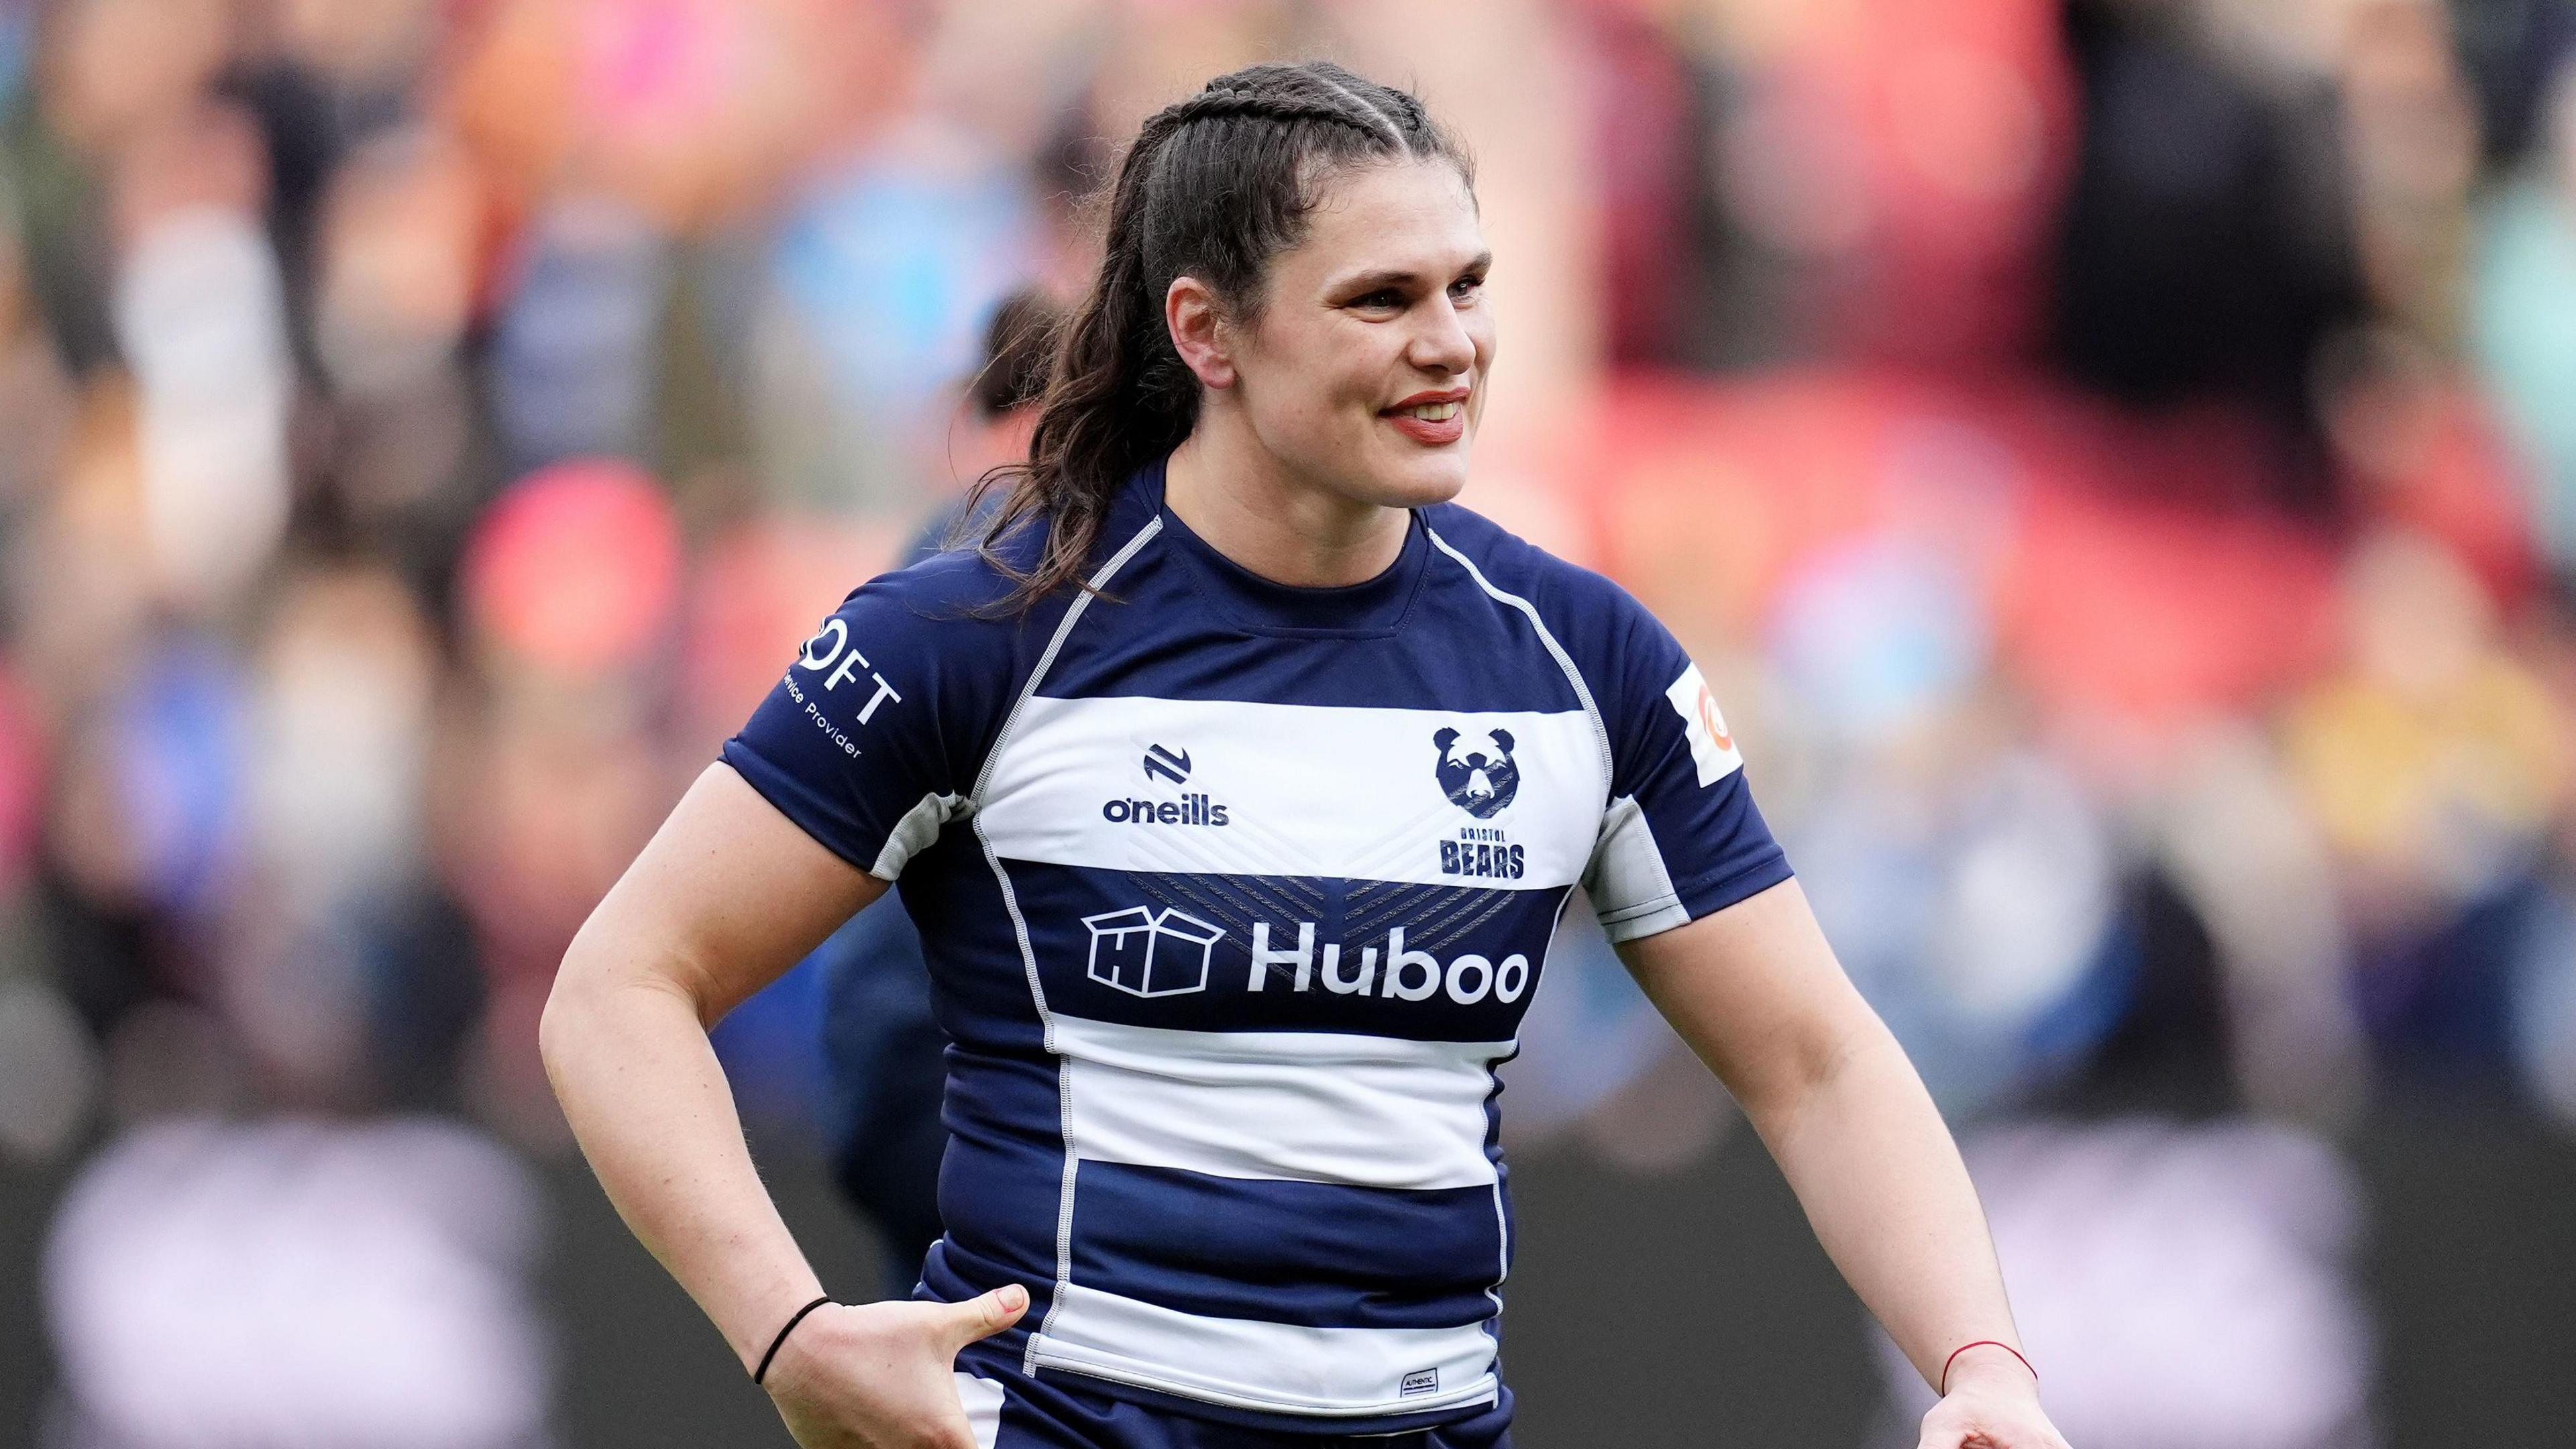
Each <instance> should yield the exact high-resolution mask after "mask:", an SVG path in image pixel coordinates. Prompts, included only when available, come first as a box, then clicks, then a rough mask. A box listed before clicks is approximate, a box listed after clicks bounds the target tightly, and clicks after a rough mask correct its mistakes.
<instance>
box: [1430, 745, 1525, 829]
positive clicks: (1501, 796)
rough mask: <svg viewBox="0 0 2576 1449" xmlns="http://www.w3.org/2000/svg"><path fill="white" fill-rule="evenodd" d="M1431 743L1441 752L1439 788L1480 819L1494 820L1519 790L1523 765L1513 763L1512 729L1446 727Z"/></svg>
mask: <svg viewBox="0 0 2576 1449" xmlns="http://www.w3.org/2000/svg"><path fill="white" fill-rule="evenodd" d="M1431 744H1432V747H1433V748H1435V749H1437V750H1439V751H1440V767H1439V768H1440V788H1441V789H1442V790H1444V791H1446V792H1448V795H1449V803H1450V804H1452V805H1455V806H1457V807H1458V808H1459V809H1461V810H1464V811H1466V812H1467V813H1468V814H1470V815H1473V816H1475V817H1476V818H1477V819H1479V820H1491V819H1492V818H1494V816H1495V815H1497V814H1499V813H1501V811H1502V808H1503V807H1504V806H1506V805H1509V804H1510V803H1512V797H1513V796H1514V795H1517V794H1519V793H1520V790H1521V767H1520V766H1518V765H1516V764H1513V763H1512V732H1511V731H1510V730H1476V731H1472V732H1470V733H1466V734H1461V733H1459V732H1458V731H1456V730H1453V729H1443V730H1440V731H1438V732H1436V733H1434V734H1433V735H1432V736H1431Z"/></svg>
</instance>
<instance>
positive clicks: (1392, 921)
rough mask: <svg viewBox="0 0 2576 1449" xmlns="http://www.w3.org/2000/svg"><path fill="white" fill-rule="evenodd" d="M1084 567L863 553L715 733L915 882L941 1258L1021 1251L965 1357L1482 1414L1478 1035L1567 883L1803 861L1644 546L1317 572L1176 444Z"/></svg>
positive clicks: (1483, 1197)
mask: <svg viewBox="0 0 2576 1449" xmlns="http://www.w3.org/2000/svg"><path fill="white" fill-rule="evenodd" d="M1005 546H1006V547H1026V546H1027V540H1025V539H1023V540H1020V541H1019V542H1018V543H1016V544H1014V543H1008V542H1006V545H1005ZM1089 578H1090V580H1091V582H1092V583H1093V584H1094V585H1095V587H1096V589H1097V590H1098V592H1096V593H1090V592H1075V591H1065V593H1064V594H1062V595H1061V596H1059V597H1056V598H1053V599H1050V600H1048V601H1047V602H1044V603H1042V604H1040V605H1038V606H1037V607H1035V608H1032V609H1028V610H1025V611H1020V612H1015V613H1007V614H1004V613H997V612H996V610H995V608H994V605H996V604H997V603H998V602H999V601H1000V600H1001V599H1003V598H1004V596H1006V595H1007V594H1008V593H1009V591H1010V588H1011V584H1010V581H1009V580H1008V579H1007V578H1006V577H1004V576H1003V575H1002V573H1001V572H1000V571H999V570H997V569H996V568H994V567H993V565H992V564H991V563H990V562H988V561H987V560H985V559H983V558H981V557H979V556H977V555H976V554H975V553H973V552H971V551H961V552H953V553H947V554H942V555H939V556H937V557H934V558H932V559H929V560H927V561H925V562H922V563H919V564H916V565H914V566H912V567H910V568H907V569H903V570H901V571H899V572H895V573H891V574H887V575H884V576H882V577H880V578H877V579H875V580H873V581H871V582H870V583H868V584H867V585H866V586H865V587H863V588H861V589H859V590H858V591H857V592H856V593H854V594H852V595H850V597H849V598H848V600H847V601H845V602H844V603H843V604H842V606H841V607H840V609H839V610H838V611H836V612H835V613H834V614H833V615H832V616H831V617H830V618H828V619H826V620H824V621H823V624H822V627H821V628H820V629H819V630H818V631H817V632H816V633H815V634H814V636H813V637H812V638H811V639H809V640H807V641H806V643H805V645H804V648H803V650H802V652H801V653H800V655H799V656H798V657H797V658H796V659H795V660H794V661H793V662H792V663H791V664H790V666H789V667H788V669H787V671H786V675H785V677H784V678H783V679H782V680H781V681H780V682H779V684H778V686H777V687H776V689H775V690H774V691H773V692H772V693H771V695H770V697H769V699H768V700H767V701H766V702H765V703H764V704H763V705H762V706H761V707H760V709H759V711H758V712H757V713H756V714H755V715H754V716H753V718H752V719H751V721H750V723H749V724H747V725H746V726H745V727H744V729H743V730H742V732H741V733H740V734H739V735H737V736H736V737H734V739H732V740H731V741H729V742H728V743H727V744H726V746H725V750H724V758H725V760H726V762H727V763H729V764H730V765H731V766H732V767H733V768H734V769H735V770H736V771H737V772H739V773H740V774H741V775H742V777H743V778H744V779H745V780H747V781H749V782H750V784H751V785H752V786H753V787H754V788H755V789H756V790H758V791H759V792H760V793H761V794H762V795H763V796H765V797H766V798H767V799H768V800H769V801H770V802H771V803H772V804H773V805H775V806H776V807H777V808H778V809H779V810H780V811H781V812H782V813H784V814H785V815H786V816H787V817H788V818H789V819H790V820H792V821H794V822H795V823H796V824H797V825H799V826H801V827H802V828H804V829H805V830H806V831H807V832H808V833H810V834H811V835H812V836H813V837H814V838H815V839H816V840H818V841H820V842H821V843H822V844H824V845H825V846H827V847H829V848H830V849H832V850H833V851H835V852H837V853H838V854H839V855H840V856H842V857H843V858H844V859H846V860H848V861H849V862H850V863H852V864H853V865H855V866H857V867H859V868H860V869H862V870H865V871H868V872H870V873H872V874H874V875H877V876H879V877H881V878H883V879H885V880H889V881H898V882H899V883H900V889H901V891H902V893H903V897H904V903H905V906H906V907H907V909H908V910H909V911H910V912H911V913H912V915H913V918H914V919H915V921H916V922H917V923H918V924H919V926H920V929H921V934H922V940H923V946H924V950H925V954H926V956H927V958H928V961H929V964H930V972H931V981H932V988H933V994H934V999H935V1003H936V1006H937V1009H938V1012H939V1015H940V1020H941V1025H942V1026H943V1027H944V1028H945V1029H946V1030H947V1032H948V1034H949V1036H950V1037H951V1038H952V1040H953V1041H954V1043H955V1046H954V1048H953V1050H952V1051H951V1053H950V1058H949V1062H950V1067H949V1086H948V1094H947V1099H946V1109H945V1112H946V1118H947V1124H948V1127H949V1131H950V1144H949V1148H948V1155H947V1158H946V1160H945V1162H944V1164H943V1166H942V1169H941V1176H940V1206H941V1212H942V1216H943V1217H944V1218H945V1220H946V1224H947V1236H946V1237H945V1238H944V1239H942V1240H941V1241H940V1243H939V1244H938V1245H937V1246H936V1247H934V1248H933V1249H932V1251H931V1254H930V1256H929V1259H928V1261H927V1262H926V1264H925V1265H924V1269H923V1283H922V1289H921V1291H922V1292H923V1293H924V1294H925V1295H928V1296H933V1297H937V1298H941V1299H946V1300H951V1301H954V1300H959V1299H963V1298H966V1297H969V1296H971V1295H973V1294H976V1293H979V1292H983V1291H985V1290H987V1289H989V1288H993V1287H997V1286H1000V1285H1002V1284H1005V1283H1021V1284H1024V1285H1027V1286H1028V1287H1029V1288H1030V1290H1031V1294H1032V1298H1033V1305H1032V1308H1031V1310H1030V1312H1029V1313H1028V1315H1027V1316H1026V1317H1025V1318H1023V1319H1022V1321H1021V1325H1020V1326H1019V1327H1018V1328H1015V1329H1013V1330H1012V1331H1011V1332H1009V1333H1007V1334H1004V1335H1001V1336H999V1337H997V1338H995V1339H991V1340H987V1341H985V1342H984V1343H981V1344H978V1345H975V1346H974V1347H973V1348H971V1349H970V1350H969V1351H968V1354H967V1356H966V1362H967V1363H969V1364H973V1363H976V1362H990V1363H992V1364H993V1365H994V1366H997V1367H998V1366H1002V1365H1004V1364H1007V1366H1008V1367H1009V1368H1010V1369H1012V1370H1015V1371H1018V1372H1022V1373H1033V1374H1049V1375H1052V1374H1070V1375H1081V1376H1084V1378H1083V1381H1084V1383H1085V1384H1086V1386H1087V1387H1090V1388H1092V1389H1094V1390H1095V1391H1098V1392H1103V1393H1109V1394H1112V1395H1116V1396H1123V1397H1129V1398H1134V1399H1139V1400H1142V1401H1146V1402H1150V1403H1157V1404H1162V1405H1165V1406H1167V1407H1175V1408H1178V1409H1181V1410H1184V1411H1186V1412H1190V1413H1193V1414H1197V1415H1200V1416H1203V1417H1211V1418H1216V1419H1221V1420H1227V1421H1231V1422H1239V1423H1243V1424H1247V1425H1250V1426H1256V1427H1266V1428H1277V1429H1289V1430H1304V1431H1307V1432H1317V1431H1319V1430H1320V1429H1322V1428H1324V1427H1326V1426H1329V1428H1330V1430H1331V1432H1335V1433H1343V1434H1375V1433H1392V1432H1402V1431H1406V1430H1411V1429H1418V1428H1423V1427H1428V1426H1432V1425H1436V1424H1439V1423H1441V1422H1443V1421H1445V1420H1449V1419H1456V1418H1461V1417H1466V1416H1469V1415H1472V1414H1474V1413H1476V1412H1478V1411H1479V1410H1480V1409H1482V1408H1483V1407H1484V1406H1486V1405H1489V1404H1491V1403H1493V1402H1494V1401H1495V1400H1496V1398H1497V1395H1498V1394H1499V1393H1500V1385H1499V1380H1498V1377H1497V1343H1498V1335H1499V1324H1498V1318H1499V1315H1500V1313H1501V1307H1502V1300H1501V1297H1500V1287H1501V1284H1502V1281H1503V1279H1504V1277H1505V1275H1506V1272H1507V1270H1508V1268H1509V1264H1510V1256H1511V1226H1510V1225H1511V1211H1510V1205H1509V1199H1508V1195H1507V1192H1506V1186H1505V1171H1504V1167H1503V1163H1502V1156H1501V1152H1500V1149H1499V1146H1498V1143H1497V1136H1496V1115H1495V1100H1496V1093H1497V1090H1498V1089H1497V1086H1496V1083H1495V1078H1494V1069H1495V1067H1496V1066H1497V1065H1498V1064H1499V1063H1500V1062H1502V1061H1503V1060H1505V1059H1507V1058H1508V1057H1510V1056H1511V1055H1512V1053H1513V1052H1514V1050H1515V1035H1516V1033H1517V1030H1518V1027H1519V1022H1520V1018H1521V1015H1522V1013H1523V1012H1524V1011H1525V1010H1526V1009H1527V1008H1528V1006H1529V1003H1530V998H1531V996H1532V994H1533V993H1534V992H1536V991H1537V990H1538V989H1539V987H1540V985H1541V983H1542V981H1543V980H1544V978H1545V976H1546V972H1547V948H1548V942H1549V940H1550V939H1551V937H1552V936H1553V935H1554V931H1555V927H1556V923H1557V920H1558V917H1559V915H1560V913H1561V912H1563V911H1564V910H1565V908H1566V906H1567V903H1568V901H1569V899H1570V898H1571V897H1572V895H1573V891H1574V888H1575V887H1576V886H1577V885H1578V884H1579V885H1581V886H1582V887H1583V889H1584V892H1585V895H1586V896H1587V897H1588V899H1589V900H1590V902H1591V904H1592V907H1593V909H1594V910H1596V911H1597V912H1598V913H1599V915H1600V918H1601V921H1602V923H1603V925H1604V927H1605V928H1606V929H1607V930H1608V932H1609V934H1610V936H1611V938H1612V939H1613V940H1627V939H1633V938H1636V937H1640V936H1645V935H1649V934H1652V933H1655V932H1658V931H1663V930H1668V929H1671V928H1673V927H1675V926H1679V925H1681V924H1683V923H1685V922H1688V921H1691V920H1693V919H1696V918H1698V917H1701V916H1705V915H1708V914H1710V913H1712V912H1715V911H1720V910H1723V909H1725V908H1726V907H1728V906H1729V905H1732V904H1734V903H1735V902H1737V901H1739V900H1742V899H1744V898H1745V897H1747V896H1750V895H1752V894H1754V893H1756V892H1759V891H1762V890H1764V889H1767V888H1769V887H1771V886H1773V885H1776V884H1778V883H1780V882H1781V881H1783V880H1785V879H1787V878H1788V875H1789V868H1788V864H1787V862H1786V860H1785V859H1784V858H1783V857H1782V855H1781V852H1780V849H1779V847H1778V846H1777V845H1776V844H1775V843H1774V842H1773V840H1772V838H1771V835H1770V832H1769V831H1768V829H1767V828H1766V827H1765V826H1764V824H1763V821H1762V817H1761V815H1760V813H1759V812H1758V811H1756V810H1755V808H1754V804H1753V799H1752V796H1751V795H1750V793H1749V792H1748V791H1747V788H1746V785H1745V781H1744V771H1743V768H1742V760H1741V759H1740V757H1739V756H1738V754H1737V752H1736V748H1735V745H1734V742H1733V741H1732V740H1731V739H1730V738H1729V737H1728V734H1727V729H1726V724H1725V721H1724V719H1723V717H1722V716H1721V715H1720V713H1719V711H1718V708H1717V706H1716V704H1715V703H1714V701H1712V700H1711V698H1710V697H1709V691H1708V688H1707V685H1706V683H1705V682H1704V681H1703V680H1702V679H1701V677H1700V673H1699V670H1698V669H1697V668H1696V667H1695V666H1694V665H1693V664H1692V663H1691V661H1690V660H1689V659H1688V658H1687V657H1686V656H1685V654H1684V652H1683V650H1682V649H1681V647H1680V646H1679V644H1677V643H1676V642H1675V640H1674V639H1673V637H1672V636H1671V634H1669V633H1668V632H1667V631H1666V630H1665V629H1664V628H1663V626H1662V625H1661V624H1659V623H1658V622H1657V621H1656V620H1655V619H1654V618H1653V617H1652V616H1651V615H1649V614H1648V613H1647V612H1646V611H1645V610H1644V609H1643V608H1642V607H1641V606H1640V605H1638V604H1637V603H1636V601H1635V600H1633V599H1632V598H1630V597H1629V596H1628V595H1627V593H1626V592H1625V591H1623V590H1621V589H1620V588H1619V587H1618V586H1617V585H1615V584H1613V583H1611V582H1610V581H1608V580H1607V579H1604V578H1602V577H1600V576H1599V575H1597V574H1593V573H1590V572H1587V571H1585V570H1582V569H1579V568H1576V567H1574V566H1572V565H1570V564H1567V563H1564V562H1562V561H1560V560H1558V559H1555V558H1553V557H1551V556H1549V555H1548V554H1546V553H1544V552H1542V551H1541V550H1539V549H1537V548H1535V547H1533V546H1531V545H1530V544H1528V543H1525V542H1523V541H1521V540H1520V539H1517V538H1515V537H1513V536H1511V535H1510V534H1508V533H1505V532H1504V531H1502V530H1501V529H1499V528H1497V527H1495V526H1494V525H1493V524H1491V523H1489V522H1487V521H1486V520H1484V519H1482V518H1480V517H1478V516H1477V515H1475V514H1474V513H1471V512H1469V511H1467V510H1466V509H1464V508H1460V507H1457V506H1455V505H1442V506H1439V507H1433V508H1425V509H1420V510H1417V511H1416V512H1415V513H1414V514H1413V517H1412V522H1411V525H1410V528H1409V531H1408V533H1407V535H1406V540H1405V544H1404V547H1403V550H1402V552H1401V554H1400V555H1399V557H1398V559H1397V561H1396V562H1395V563H1394V564H1393V565H1392V566H1391V567H1389V568H1388V569H1387V570H1385V571H1384V572H1383V573H1381V574H1380V575H1379V576H1378V577H1376V578H1374V579H1371V580H1369V581H1367V582H1365V583H1360V584H1355V585H1351V586H1349V587H1346V588H1328V589H1306V588H1291V587H1286V586H1283V585H1279V584H1275V583H1272V582H1270V581H1268V580H1265V579H1262V578H1260V577H1258V576H1256V575H1254V574H1251V573H1249V572H1247V571H1246V570H1244V569H1242V568H1241V567H1239V566H1237V565H1236V564H1234V563H1233V562H1232V561H1230V560H1228V559H1227V558H1225V557H1224V555H1222V554H1220V553H1218V552H1217V551H1216V550H1214V549H1213V548H1211V547H1210V546H1208V545H1207V544H1206V543H1205V542H1203V541H1202V540H1200V539H1199V538H1197V537H1196V536H1195V535H1193V534H1192V533H1191V532H1190V531H1189V529H1188V528H1187V527H1186V526H1185V525H1183V524H1182V523H1181V522H1180V520H1179V519H1178V518H1176V517H1175V516H1174V515H1173V514H1172V513H1171V512H1170V511H1169V510H1168V509H1167V508H1165V507H1164V506H1163V502H1162V472H1161V469H1160V468H1159V467H1151V468H1147V469H1145V470H1144V471H1143V472H1141V473H1140V474H1139V475H1138V476H1137V478H1136V479H1134V480H1133V481H1132V482H1131V483H1130V484H1129V485H1128V487H1127V488H1126V489H1125V490H1124V491H1123V493H1122V494H1121V496H1120V497H1119V498H1118V499H1117V500H1116V502H1115V505H1114V506H1113V508H1112V509H1111V510H1110V513H1109V516H1108V520H1107V526H1106V527H1105V528H1104V530H1103V535H1102V540H1101V542H1100V544H1099V547H1098V550H1097V554H1096V557H1095V558H1094V559H1093V560H1092V561H1091V566H1090V573H1089Z"/></svg>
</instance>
